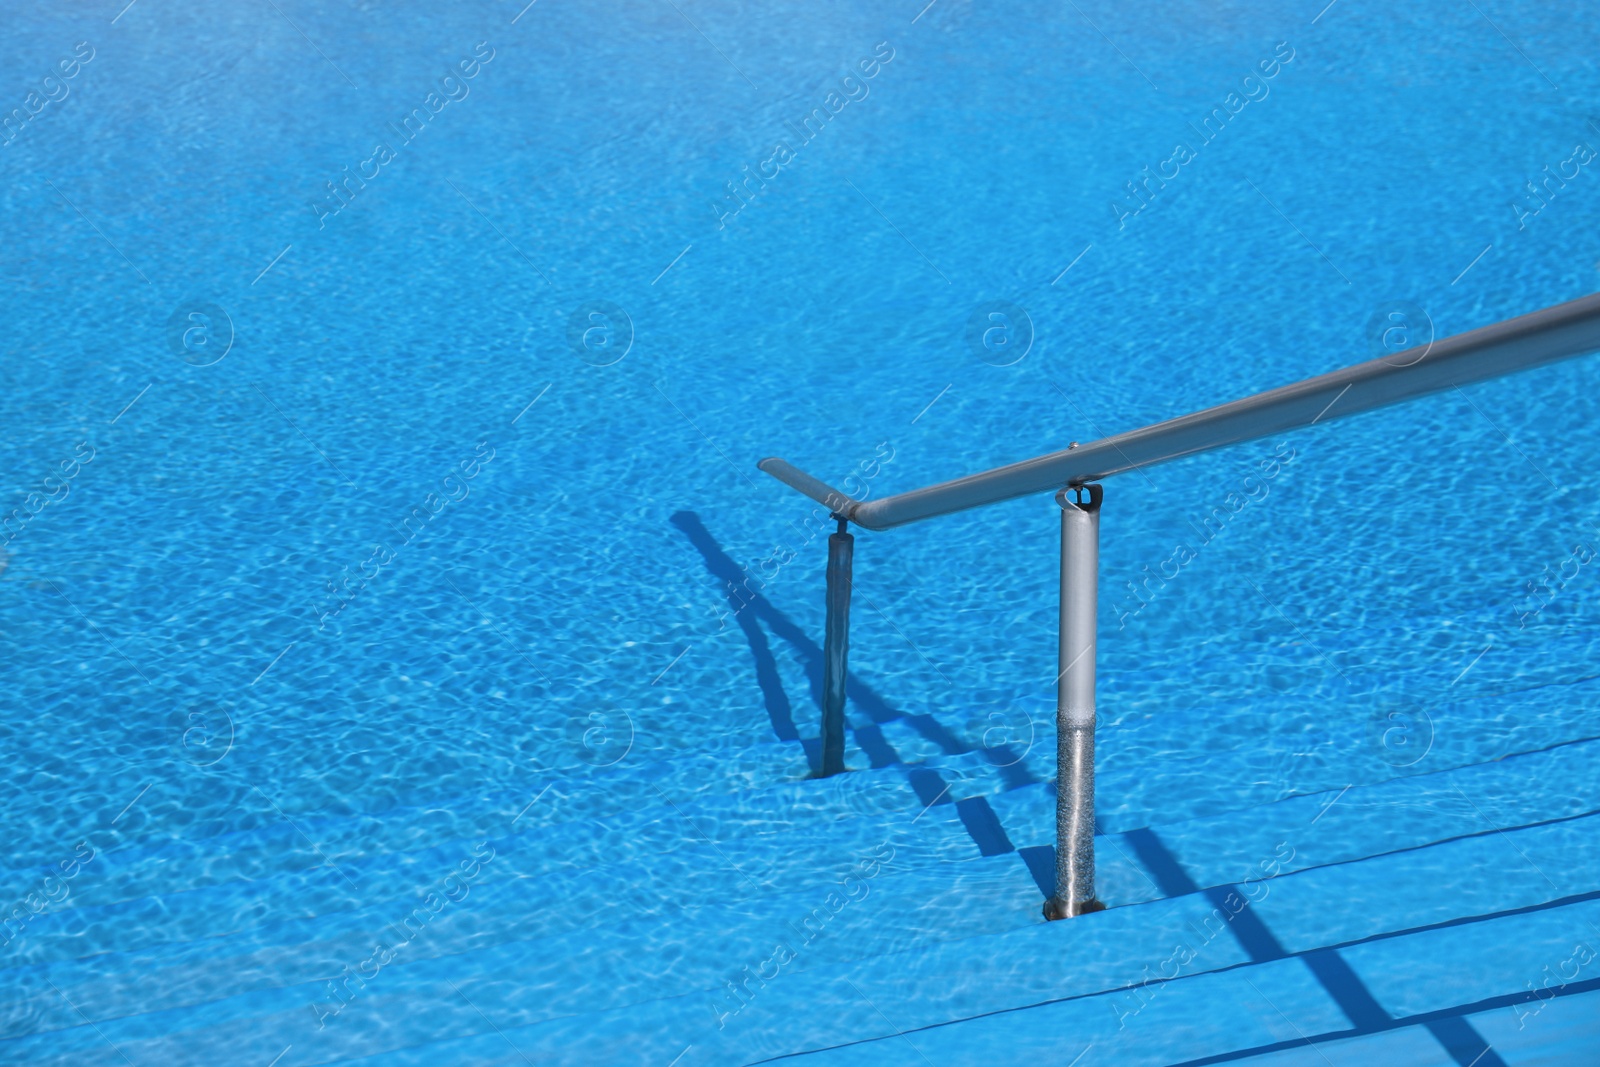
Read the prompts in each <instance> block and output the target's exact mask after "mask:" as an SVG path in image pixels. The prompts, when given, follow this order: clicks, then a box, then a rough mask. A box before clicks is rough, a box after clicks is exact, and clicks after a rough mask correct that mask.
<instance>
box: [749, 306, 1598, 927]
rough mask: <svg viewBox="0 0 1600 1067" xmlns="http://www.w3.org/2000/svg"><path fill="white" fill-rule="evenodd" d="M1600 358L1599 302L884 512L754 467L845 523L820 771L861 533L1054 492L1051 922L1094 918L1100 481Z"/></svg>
mask: <svg viewBox="0 0 1600 1067" xmlns="http://www.w3.org/2000/svg"><path fill="white" fill-rule="evenodd" d="M1597 349H1600V293H1597V294H1593V295H1590V296H1586V297H1583V298H1581V299H1578V300H1572V301H1569V302H1567V303H1565V304H1557V305H1556V306H1555V307H1552V308H1545V309H1544V310H1542V311H1535V312H1533V313H1532V314H1530V315H1523V316H1521V317H1519V318H1515V319H1507V320H1506V321H1505V322H1497V323H1495V324H1494V325H1492V326H1484V327H1482V328H1480V329H1476V330H1470V331H1468V332H1467V333H1463V334H1457V335H1456V336H1454V337H1447V338H1445V339H1444V340H1442V341H1438V342H1430V343H1429V344H1427V345H1423V346H1420V347H1417V348H1411V349H1407V350H1406V351H1404V352H1398V353H1396V354H1394V355H1390V356H1384V357H1382V358H1379V359H1374V360H1370V361H1368V362H1366V363H1358V364H1356V365H1355V366H1353V367H1346V368H1345V369H1344V370H1338V371H1334V372H1333V373H1331V374H1323V375H1320V376H1319V377H1316V378H1307V379H1306V380H1304V381H1301V382H1296V383H1294V384H1293V385H1285V386H1283V387H1281V388H1278V389H1271V390H1268V391H1267V392H1264V393H1257V394H1256V395H1255V396H1251V397H1246V398H1245V399H1243V400H1235V401H1233V402H1232V403H1229V404H1220V405H1218V406H1216V407H1213V408H1207V409H1206V410H1204V411H1197V412H1195V413H1194V414H1191V415H1184V416H1182V417H1180V418H1176V419H1169V420H1167V421H1166V422H1158V423H1156V424H1154V425H1152V426H1146V427H1144V428H1142V429H1138V430H1133V431H1130V432H1128V433H1123V434H1118V435H1116V436H1115V437H1106V438H1103V439H1101V440H1099V441H1094V442H1092V443H1090V444H1087V445H1084V446H1083V447H1081V448H1080V447H1076V446H1074V447H1069V448H1068V449H1067V450H1066V451H1064V452H1052V453H1051V454H1049V455H1047V456H1038V457H1036V458H1034V459H1030V460H1025V461H1023V462H1021V463H1012V464H1010V465H1008V466H1005V467H996V468H994V469H993V470H989V471H984V472H983V473H982V474H973V475H970V476H968V477H966V478H958V479H956V480H955V481H952V482H942V483H940V484H938V485H930V486H927V487H926V488H923V489H913V490H912V491H911V492H909V493H901V494H899V495H898V496H891V497H885V498H884V499H882V500H874V501H870V502H867V501H861V500H855V499H853V498H851V497H849V496H847V495H845V494H844V493H841V492H839V491H838V490H837V489H834V488H833V487H832V486H829V485H828V484H826V483H825V482H823V481H821V480H820V479H817V478H813V477H812V476H811V475H809V474H807V473H806V472H805V471H803V470H800V469H799V468H798V467H795V466H793V465H792V464H790V463H787V462H785V461H784V460H781V459H776V458H773V459H764V460H762V461H761V462H760V464H758V466H760V468H761V469H762V470H764V471H766V472H767V473H768V474H770V475H772V476H773V477H774V478H777V479H778V480H779V481H781V482H783V483H784V484H785V485H788V486H790V487H791V488H793V489H797V490H799V491H800V492H801V493H804V494H805V495H806V496H808V497H810V498H811V499H812V500H815V501H817V502H818V503H820V504H822V505H823V506H825V507H826V508H827V509H828V511H829V512H831V513H832V514H833V516H834V518H836V519H837V520H838V522H839V531H838V532H837V533H835V534H833V535H831V536H830V537H829V538H828V577H827V588H828V598H827V613H826V615H827V634H826V638H825V642H824V657H823V658H824V668H823V686H822V689H823V697H822V752H823V759H822V766H821V768H820V770H821V774H823V775H824V776H826V775H831V774H838V773H839V772H841V771H843V770H844V769H845V766H844V722H845V718H844V702H845V677H846V674H847V672H848V669H849V667H848V656H849V647H850V592H851V587H852V582H853V579H852V577H851V564H852V560H853V557H854V547H853V546H854V538H853V537H852V536H851V535H850V533H849V532H848V529H847V524H848V523H851V522H853V523H856V524H857V525H859V526H864V527H866V528H867V529H869V530H887V529H890V528H891V527H895V526H903V525H905V524H906V523H908V522H917V521H918V520H920V519H931V518H934V517H935V516H938V515H948V514H950V513H952V512H956V511H965V510H966V509H968V508H976V507H982V506H984V505H986V504H998V503H1000V502H1001V501H1004V500H1012V499H1015V498H1016V497H1020V496H1027V495H1029V494H1031V493H1042V492H1047V491H1055V492H1056V503H1057V504H1058V505H1059V506H1060V509H1061V561H1060V566H1061V570H1060V575H1061V616H1060V623H1061V625H1060V634H1059V637H1060V640H1059V642H1058V648H1057V663H1058V666H1059V668H1060V670H1059V672H1058V673H1057V675H1056V768H1057V773H1056V886H1055V892H1054V893H1053V894H1052V895H1051V897H1050V899H1048V900H1047V901H1045V905H1044V914H1045V917H1046V918H1049V919H1064V918H1068V917H1071V916H1075V915H1085V914H1088V913H1090V912H1094V911H1098V910H1100V909H1102V908H1103V907H1104V905H1103V904H1102V903H1101V902H1100V901H1099V900H1098V899H1096V897H1095V888H1094V740H1095V695H1094V689H1095V644H1096V642H1095V637H1096V634H1095V615H1096V606H1097V598H1098V586H1099V577H1098V570H1099V553H1100V548H1099V541H1100V505H1101V500H1102V497H1103V493H1102V490H1101V487H1100V485H1098V484H1093V483H1094V479H1098V478H1106V477H1109V476H1111V475H1113V474H1122V473H1125V472H1127V471H1131V470H1138V469H1140V468H1142V467H1150V466H1154V465H1155V464H1157V463H1165V462H1167V461H1168V460H1174V459H1178V458H1180V457H1183V456H1193V455H1196V454H1198V453H1200V452H1207V451H1210V450H1211V449H1214V448H1222V447H1223V446H1225V445H1232V444H1238V443H1240V442H1241V441H1249V440H1252V439H1253V438H1257V437H1265V436H1267V435H1269V434H1274V433H1279V432H1281V431H1283V430H1294V429H1300V428H1302V427H1306V426H1311V425H1314V424H1315V423H1317V422H1320V421H1322V420H1323V419H1325V418H1326V419H1337V418H1343V417H1345V416H1348V415H1355V414H1358V413H1360V412H1363V411H1371V410H1372V409H1374V408H1379V407H1384V406H1387V405H1389V404H1396V403H1399V402H1401V401H1403V400H1412V399H1415V398H1416V397H1421V396H1426V395H1428V394H1430V393H1437V392H1440V391H1442V390H1444V389H1449V388H1452V387H1454V386H1460V385H1466V384H1468V383H1469V382H1480V381H1484V380H1486V379H1489V378H1498V377H1500V376H1502V375H1506V374H1511V373H1513V372H1515V371H1521V370H1528V369H1529V368H1532V367H1537V366H1540V365H1542V364H1545V363H1553V362H1555V361H1556V360H1560V359H1566V358H1568V357H1570V356H1577V355H1582V354H1584V353H1586V352H1593V351H1595V350H1597Z"/></svg>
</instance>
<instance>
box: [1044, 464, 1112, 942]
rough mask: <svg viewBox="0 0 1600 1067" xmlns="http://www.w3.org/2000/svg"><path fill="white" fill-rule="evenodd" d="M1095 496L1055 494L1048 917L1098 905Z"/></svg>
mask: <svg viewBox="0 0 1600 1067" xmlns="http://www.w3.org/2000/svg"><path fill="white" fill-rule="evenodd" d="M1085 494H1087V497H1088V499H1087V500H1086V499H1085ZM1102 495H1103V494H1102V492H1101V489H1100V487H1099V486H1098V485H1081V486H1073V487H1070V488H1067V489H1063V490H1061V491H1060V492H1059V493H1057V494H1056V503H1057V504H1059V505H1061V638H1060V645H1059V656H1060V659H1059V661H1058V663H1059V668H1060V672H1061V673H1060V674H1059V675H1057V677H1056V771H1057V777H1056V892H1055V896H1053V897H1051V898H1050V899H1049V900H1047V901H1046V902H1045V905H1044V915H1045V918H1047V919H1066V918H1070V917H1071V916H1074V915H1083V914H1084V913H1086V912H1091V911H1100V910H1102V909H1103V908H1104V907H1105V905H1104V904H1102V903H1100V901H1098V900H1096V899H1095V895H1094V658H1095V648H1094V646H1095V609H1096V605H1097V599H1098V597H1097V586H1098V584H1099V570H1100V500H1101V497H1102Z"/></svg>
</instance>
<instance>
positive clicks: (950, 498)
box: [757, 293, 1600, 530]
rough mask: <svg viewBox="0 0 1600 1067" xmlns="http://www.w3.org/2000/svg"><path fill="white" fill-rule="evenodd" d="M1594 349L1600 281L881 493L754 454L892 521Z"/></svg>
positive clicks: (1069, 481)
mask: <svg viewBox="0 0 1600 1067" xmlns="http://www.w3.org/2000/svg"><path fill="white" fill-rule="evenodd" d="M1596 349H1600V293H1595V294H1591V295H1589V296H1585V297H1580V298H1579V299H1577V300H1571V301H1568V302H1567V303H1565V304H1557V305H1556V306H1555V307H1550V308H1544V309H1543V310H1541V311H1535V312H1533V313H1531V314H1528V315H1522V316H1519V317H1518V318H1514V319H1507V320H1506V321H1504V322H1497V323H1494V324H1493V325H1491V326H1483V327H1480V328H1479V329H1476V330H1469V331H1468V332H1466V333H1461V334H1456V335H1455V336H1454V337H1447V338H1444V339H1443V340H1440V341H1435V342H1432V343H1430V344H1428V345H1423V346H1419V347H1417V348H1411V349H1407V350H1406V351H1404V352H1397V353H1395V354H1393V355H1388V356H1383V357H1381V358H1379V359H1374V360H1369V361H1368V362H1366V363H1358V364H1356V365H1355V366H1353V367H1346V368H1344V369H1343V370H1337V371H1333V372H1332V373H1330V374H1323V375H1319V376H1318V377H1315V378H1307V379H1305V380H1304V381H1299V382H1295V383H1294V384H1293V385H1285V386H1281V387H1279V388H1277V389H1270V390H1268V391H1266V392H1264V393H1257V394H1256V395H1254V396H1250V397H1246V398H1244V399H1243V400H1235V401H1232V402H1230V403H1227V404H1219V405H1217V406H1216V407H1212V408H1206V409H1205V410H1204V411H1197V412H1194V413H1193V414H1189V415H1183V416H1181V417H1179V418H1176V419H1168V420H1167V421H1166V422H1158V423H1155V424H1154V425H1151V426H1145V427H1143V428H1141V429H1137V430H1131V431H1129V432H1127V433H1121V434H1117V435H1115V436H1113V437H1106V438H1102V439H1101V440H1099V441H1093V442H1090V443H1089V444H1086V445H1082V446H1080V447H1077V448H1069V449H1066V450H1065V451H1061V452H1052V453H1050V454H1048V455H1044V456H1036V457H1035V458H1033V459H1028V460H1023V461H1022V462H1020V463H1011V464H1008V465H1006V466H1004V467H996V468H994V469H993V470H987V471H984V472H983V473H982V474H972V475H968V476H967V477H965V478H957V479H955V480H954V481H949V482H941V483H939V484H937V485H930V486H926V487H924V488H922V489H913V490H911V491H910V492H906V493H900V494H898V495H896V496H890V497H884V498H883V499H881V500H872V501H861V500H856V499H853V498H852V497H850V496H848V495H846V494H844V493H841V492H839V491H838V490H836V489H833V488H832V487H830V486H828V485H827V484H825V483H824V482H822V481H820V480H819V479H817V478H813V477H812V476H811V475H809V474H807V473H806V472H805V471H802V470H800V469H799V468H798V467H795V466H793V465H792V464H790V463H788V462H786V461H784V460H781V459H777V458H771V459H764V460H762V461H761V462H760V463H759V464H757V466H758V467H760V468H761V469H762V470H763V471H766V472H767V473H768V474H770V475H772V476H773V477H774V478H776V479H778V480H779V481H780V482H783V483H784V484H785V485H788V486H789V487H790V488H792V489H797V490H799V491H800V492H801V493H804V494H805V495H806V496H808V497H810V498H811V499H812V500H815V501H817V502H818V503H820V504H823V505H824V506H826V507H827V508H828V510H829V511H831V512H833V513H834V514H836V515H838V516H840V517H841V518H844V519H847V520H848V521H850V522H853V523H855V524H856V525H858V526H863V527H865V528H866V529H868V530H888V529H891V528H892V527H895V526H904V525H905V524H906V523H910V522H918V521H920V520H922V519H931V518H935V517H937V516H939V515H948V514H951V513H952V512H956V511H965V510H967V509H968V508H977V507H983V506H985V505H987V504H998V503H1000V502H1002V501H1005V500H1013V499H1015V498H1017V497H1020V496H1028V495H1030V494H1032V493H1046V492H1050V493H1053V492H1055V491H1056V490H1058V489H1060V488H1062V487H1063V486H1068V485H1083V484H1085V483H1087V482H1092V481H1096V480H1098V479H1101V478H1108V477H1110V476H1111V475H1113V474H1124V473H1126V472H1128V471H1132V470H1138V469H1140V468H1142V467H1152V466H1155V465H1156V464H1158V463H1166V462H1168V461H1169V460H1174V459H1180V458H1182V457H1184V456H1192V455H1195V454H1197V453H1200V452H1208V451H1210V450H1211V449H1214V448H1222V447H1224V446H1226V445H1233V444H1239V443H1240V442H1242V441H1249V440H1252V439H1254V438H1257V437H1266V436H1268V435H1270V434H1274V433H1279V432H1281V431H1283V430H1293V429H1299V428H1301V427H1305V426H1310V425H1312V424H1313V423H1316V422H1320V421H1323V420H1331V419H1337V418H1343V417H1346V416H1349V415H1356V414H1360V413H1361V412H1363V411H1371V410H1373V409H1374V408H1380V407H1386V406H1387V405H1390V404H1397V403H1400V402H1401V401H1404V400H1412V399H1415V398H1417V397H1421V396H1426V395H1428V394H1430V393H1437V392H1440V391H1442V390H1445V389H1449V388H1451V387H1453V386H1458V385H1467V384H1469V383H1471V382H1480V381H1484V380H1486V379H1489V378H1498V377H1501V376H1503V375H1506V374H1512V373H1515V372H1517V371H1522V370H1528V369H1530V368H1532V367H1537V366H1541V365H1543V364H1546V363H1553V362H1555V361H1557V360H1561V359H1567V358H1569V357H1571V356H1578V355H1583V354H1585V353H1587V352H1592V351H1595V350H1596Z"/></svg>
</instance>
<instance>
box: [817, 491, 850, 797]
mask: <svg viewBox="0 0 1600 1067" xmlns="http://www.w3.org/2000/svg"><path fill="white" fill-rule="evenodd" d="M835 518H838V516H835ZM848 530H849V524H848V523H846V522H845V520H844V519H839V532H838V533H834V534H830V535H829V536H828V605H827V611H828V622H827V633H826V635H825V636H824V638H823V644H822V771H821V773H820V775H819V777H822V778H826V777H828V776H829V775H833V774H839V773H840V772H842V771H843V770H844V683H845V677H846V675H847V673H848V671H849V666H850V584H851V572H850V569H851V563H852V559H853V557H854V555H855V541H856V539H855V538H854V537H852V536H850V534H849V533H848Z"/></svg>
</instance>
